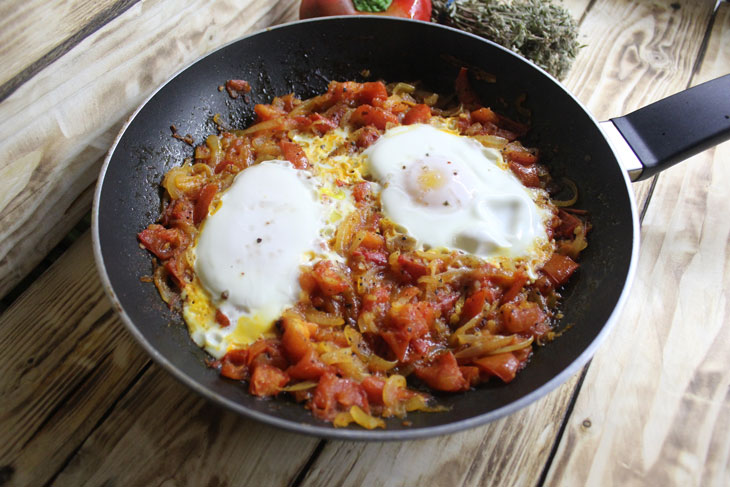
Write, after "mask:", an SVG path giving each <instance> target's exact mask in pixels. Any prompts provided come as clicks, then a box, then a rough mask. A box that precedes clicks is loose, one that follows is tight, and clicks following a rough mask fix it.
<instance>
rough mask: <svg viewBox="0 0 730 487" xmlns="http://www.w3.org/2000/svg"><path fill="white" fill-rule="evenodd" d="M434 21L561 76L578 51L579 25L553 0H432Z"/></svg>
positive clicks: (559, 77)
mask: <svg viewBox="0 0 730 487" xmlns="http://www.w3.org/2000/svg"><path fill="white" fill-rule="evenodd" d="M432 4H433V20H434V21H435V22H438V23H441V24H446V25H450V26H452V27H456V28H458V29H462V30H465V31H467V32H471V33H472V34H476V35H479V36H481V37H484V38H486V39H489V40H490V41H493V42H496V43H497V44H500V45H502V46H504V47H506V48H508V49H511V50H512V51H515V52H517V53H519V54H521V55H522V56H524V57H526V58H527V59H529V60H531V61H532V62H534V63H535V64H537V65H538V66H540V67H541V68H543V69H544V70H546V71H547V72H549V73H550V74H552V75H553V76H555V77H556V78H558V79H562V78H563V77H564V76H565V75H566V74H567V72H568V69H570V66H571V64H572V63H573V60H574V59H575V56H576V54H577V53H578V48H579V45H578V41H577V37H578V25H577V23H576V22H575V20H574V19H573V17H572V16H571V15H570V12H568V11H567V10H566V9H565V8H564V7H562V6H561V5H556V4H555V3H553V2H552V0H433V1H432Z"/></svg>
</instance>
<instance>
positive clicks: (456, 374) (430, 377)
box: [414, 352, 469, 392]
mask: <svg viewBox="0 0 730 487" xmlns="http://www.w3.org/2000/svg"><path fill="white" fill-rule="evenodd" d="M414 373H415V374H416V377H418V378H419V379H421V380H422V381H423V382H425V383H426V384H427V385H428V386H429V387H431V388H432V389H436V390H438V391H447V392H456V391H465V390H467V389H469V382H468V381H467V380H466V379H465V378H464V375H463V374H462V373H461V370H460V369H459V364H457V363H456V358H455V357H454V354H453V353H451V352H445V353H443V354H441V355H439V356H438V357H437V358H436V360H435V361H434V363H433V364H432V365H426V366H422V367H416V368H415V371H414Z"/></svg>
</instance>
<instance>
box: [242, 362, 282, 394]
mask: <svg viewBox="0 0 730 487" xmlns="http://www.w3.org/2000/svg"><path fill="white" fill-rule="evenodd" d="M287 382H289V376H288V375H286V372H284V371H283V370H281V369H279V368H277V367H274V366H273V365H268V364H262V365H259V366H258V367H256V368H255V369H254V371H253V374H251V381H250V383H249V385H248V391H249V392H250V393H251V394H253V395H254V396H259V397H266V396H275V395H277V394H278V393H279V392H281V388H282V387H284V386H285V385H286V384H287Z"/></svg>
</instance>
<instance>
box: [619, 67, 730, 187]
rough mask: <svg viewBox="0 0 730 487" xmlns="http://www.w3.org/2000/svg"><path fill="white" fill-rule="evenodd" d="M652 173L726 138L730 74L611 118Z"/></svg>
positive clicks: (646, 170)
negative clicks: (621, 115)
mask: <svg viewBox="0 0 730 487" xmlns="http://www.w3.org/2000/svg"><path fill="white" fill-rule="evenodd" d="M611 122H613V124H614V125H615V126H616V128H617V129H618V131H619V132H620V133H621V135H622V136H623V138H624V139H626V142H627V143H628V144H629V146H631V149H632V150H633V152H634V153H635V154H636V156H637V157H638V158H639V161H641V165H642V166H643V170H642V171H641V174H640V175H639V176H638V177H636V178H633V177H632V179H634V180H635V181H640V180H642V179H647V178H650V177H651V176H653V175H655V174H656V173H658V172H659V171H662V170H664V169H667V168H669V167H671V166H673V165H674V164H676V163H678V162H680V161H683V160H685V159H687V158H689V157H692V156H693V155H695V154H698V153H700V152H702V151H704V150H705V149H709V148H710V147H712V146H715V145H717V144H719V143H721V142H724V141H725V140H728V139H730V74H727V75H725V76H722V77H720V78H717V79H714V80H711V81H708V82H706V83H702V84H700V85H697V86H694V87H692V88H690V89H688V90H685V91H681V92H679V93H677V94H676V95H672V96H670V97H668V98H664V99H663V100H659V101H658V102H656V103H652V104H651V105H648V106H645V107H644V108H640V109H638V110H636V111H635V112H632V113H629V114H628V115H624V116H623V117H618V118H612V119H611Z"/></svg>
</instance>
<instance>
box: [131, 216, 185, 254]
mask: <svg viewBox="0 0 730 487" xmlns="http://www.w3.org/2000/svg"><path fill="white" fill-rule="evenodd" d="M137 239H139V241H140V243H141V244H142V245H143V246H144V248H146V249H147V250H149V251H150V252H152V253H153V254H155V255H156V256H157V258H159V259H161V260H165V259H169V258H171V257H172V256H173V251H174V250H175V249H176V248H178V247H179V246H180V245H181V244H182V241H183V240H182V235H181V234H180V230H178V229H177V228H165V227H163V226H162V225H158V224H156V223H153V224H152V225H150V226H149V227H147V228H145V229H144V230H142V231H141V232H139V234H138V235H137Z"/></svg>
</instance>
